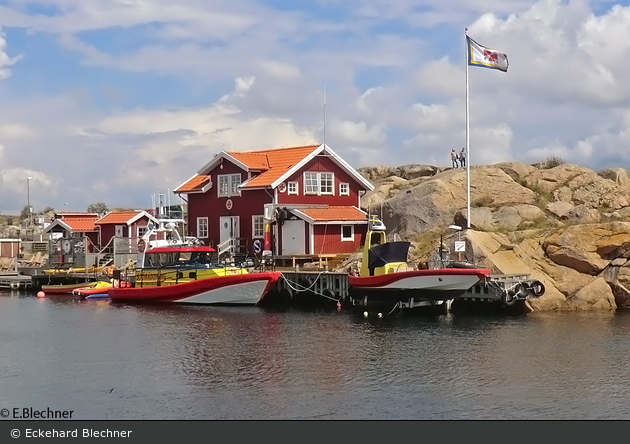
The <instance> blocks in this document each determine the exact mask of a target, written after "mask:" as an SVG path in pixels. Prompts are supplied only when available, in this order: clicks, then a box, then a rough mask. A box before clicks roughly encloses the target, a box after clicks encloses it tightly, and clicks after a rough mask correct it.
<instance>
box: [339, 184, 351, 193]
mask: <svg viewBox="0 0 630 444" xmlns="http://www.w3.org/2000/svg"><path fill="white" fill-rule="evenodd" d="M344 185H345V186H346V190H347V191H346V192H345V193H344V192H342V191H341V187H342V186H344ZM339 195H340V196H350V184H349V183H348V182H339Z"/></svg>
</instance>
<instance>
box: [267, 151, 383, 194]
mask: <svg viewBox="0 0 630 444" xmlns="http://www.w3.org/2000/svg"><path fill="white" fill-rule="evenodd" d="M324 150H325V151H326V153H327V154H330V157H331V158H332V159H333V161H334V162H336V163H337V164H338V165H339V166H340V167H341V169H342V170H344V171H345V172H346V173H348V174H349V175H350V176H352V177H353V178H354V179H355V180H356V181H357V182H359V183H360V184H361V185H363V187H364V188H365V189H366V190H368V191H372V190H373V189H374V185H372V184H371V183H370V182H369V181H368V180H367V179H366V178H365V177H363V176H362V175H361V174H360V173H359V172H358V171H357V170H355V169H354V168H352V167H351V166H350V165H349V164H348V162H346V161H345V160H343V159H342V158H341V157H339V155H338V154H337V153H335V152H334V151H333V150H332V149H331V148H330V147H329V146H328V145H326V144H321V145H320V146H319V147H317V148H315V149H314V150H313V151H312V152H311V154H309V155H308V156H306V157H305V158H304V159H302V160H301V161H300V162H298V163H296V164H295V165H294V166H293V168H291V169H290V170H289V171H287V172H286V173H284V174H283V175H282V176H280V177H279V178H278V179H276V180H275V182H273V183H272V184H271V187H272V188H275V187H277V186H278V185H279V184H280V183H282V182H284V181H285V180H287V179H288V178H289V177H291V176H292V175H293V174H295V173H296V172H298V171H299V170H301V169H302V167H303V166H304V165H306V164H307V163H308V162H310V161H311V160H312V159H313V158H314V157H315V156H317V155H318V154H319V153H321V152H322V151H324Z"/></svg>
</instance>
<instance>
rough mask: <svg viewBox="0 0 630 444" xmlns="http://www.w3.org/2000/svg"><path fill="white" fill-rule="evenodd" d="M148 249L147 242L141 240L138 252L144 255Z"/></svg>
mask: <svg viewBox="0 0 630 444" xmlns="http://www.w3.org/2000/svg"><path fill="white" fill-rule="evenodd" d="M146 247H147V244H146V242H145V241H144V239H140V240H139V241H138V251H139V252H140V253H144V250H145V249H146Z"/></svg>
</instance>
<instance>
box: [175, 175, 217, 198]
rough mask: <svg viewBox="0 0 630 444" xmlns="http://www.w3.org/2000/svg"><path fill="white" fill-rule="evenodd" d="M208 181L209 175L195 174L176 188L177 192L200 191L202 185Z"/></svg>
mask: <svg viewBox="0 0 630 444" xmlns="http://www.w3.org/2000/svg"><path fill="white" fill-rule="evenodd" d="M208 182H210V176H205V175H200V174H198V175H196V176H193V177H192V179H190V180H189V181H188V182H186V183H184V184H183V185H182V186H180V187H179V188H177V190H175V191H177V192H182V193H186V192H191V191H200V190H201V189H202V188H203V187H204V186H206V185H207V184H208Z"/></svg>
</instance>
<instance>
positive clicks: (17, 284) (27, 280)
mask: <svg viewBox="0 0 630 444" xmlns="http://www.w3.org/2000/svg"><path fill="white" fill-rule="evenodd" d="M32 286H33V278H32V277H31V276H25V275H23V274H19V273H17V272H15V273H2V274H0V288H10V289H12V290H18V289H20V288H31V287H32Z"/></svg>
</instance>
